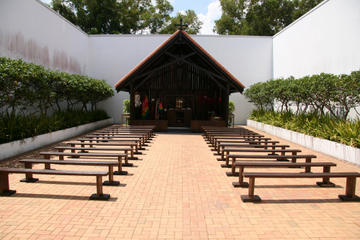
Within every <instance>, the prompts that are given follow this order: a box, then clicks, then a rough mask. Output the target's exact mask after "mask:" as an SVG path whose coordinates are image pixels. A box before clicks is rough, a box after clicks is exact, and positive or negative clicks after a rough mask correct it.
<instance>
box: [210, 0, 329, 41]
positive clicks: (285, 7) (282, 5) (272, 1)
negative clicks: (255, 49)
mask: <svg viewBox="0 0 360 240" xmlns="http://www.w3.org/2000/svg"><path fill="white" fill-rule="evenodd" d="M321 1H322V0H220V4H221V7H222V16H221V18H220V19H219V20H217V21H215V28H214V30H215V31H216V32H217V33H219V34H230V35H231V34H237V35H261V36H264V35H265V36H272V35H274V34H275V33H277V32H279V31H280V30H282V29H283V28H285V27H286V26H287V25H289V24H290V23H292V22H293V21H294V20H296V19H297V18H299V17H300V16H302V15H303V14H305V13H306V12H308V11H309V10H310V9H312V8H313V7H315V6H316V5H317V4H319V3H320V2H321Z"/></svg>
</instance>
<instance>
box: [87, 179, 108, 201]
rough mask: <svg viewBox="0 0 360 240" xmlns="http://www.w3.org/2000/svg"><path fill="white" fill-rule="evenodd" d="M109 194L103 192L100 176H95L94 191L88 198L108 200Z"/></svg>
mask: <svg viewBox="0 0 360 240" xmlns="http://www.w3.org/2000/svg"><path fill="white" fill-rule="evenodd" d="M109 198H110V194H104V193H103V186H102V176H96V193H94V194H92V195H91V196H90V198H89V199H90V200H108V199H109Z"/></svg>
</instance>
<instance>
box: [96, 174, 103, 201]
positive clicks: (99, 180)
mask: <svg viewBox="0 0 360 240" xmlns="http://www.w3.org/2000/svg"><path fill="white" fill-rule="evenodd" d="M101 195H103V187H102V176H96V196H97V197H100V196H101Z"/></svg>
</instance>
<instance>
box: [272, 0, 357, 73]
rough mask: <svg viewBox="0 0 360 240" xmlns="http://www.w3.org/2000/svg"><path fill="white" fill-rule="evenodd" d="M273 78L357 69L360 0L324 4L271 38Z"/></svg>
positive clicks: (334, 0)
mask: <svg viewBox="0 0 360 240" xmlns="http://www.w3.org/2000/svg"><path fill="white" fill-rule="evenodd" d="M273 47H274V56H273V59H274V78H278V77H288V76H291V75H292V76H295V77H302V76H305V75H312V74H317V73H321V72H326V73H334V74H340V73H345V74H346V73H350V72H351V71H354V70H359V69H360V0H325V1H324V2H322V3H321V4H319V5H318V6H317V7H315V8H314V9H313V10H312V11H310V12H308V13H307V14H306V15H304V16H303V17H302V18H300V19H299V20H298V21H296V22H294V23H293V24H292V25H290V26H288V27H287V28H286V29H284V30H283V31H281V32H280V33H278V34H276V35H275V36H274V38H273Z"/></svg>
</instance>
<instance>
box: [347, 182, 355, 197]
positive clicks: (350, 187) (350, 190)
mask: <svg viewBox="0 0 360 240" xmlns="http://www.w3.org/2000/svg"><path fill="white" fill-rule="evenodd" d="M355 189H356V177H347V178H346V190H345V191H346V193H345V194H346V197H348V198H354V197H355Z"/></svg>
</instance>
